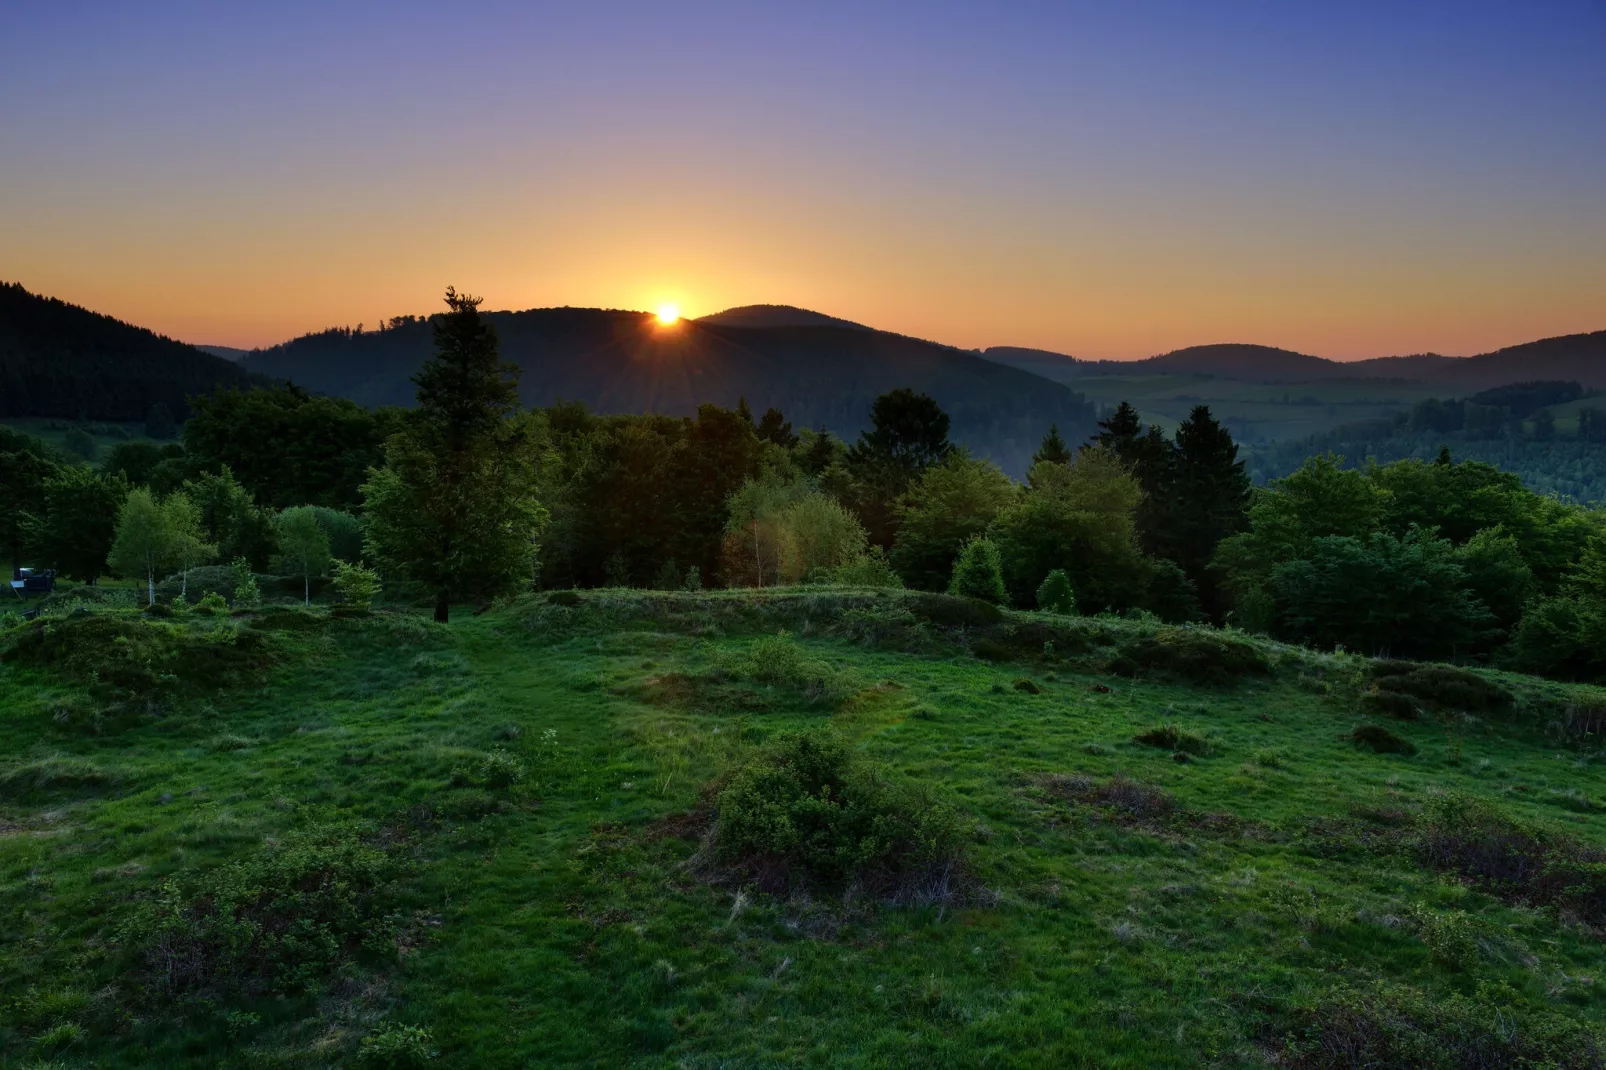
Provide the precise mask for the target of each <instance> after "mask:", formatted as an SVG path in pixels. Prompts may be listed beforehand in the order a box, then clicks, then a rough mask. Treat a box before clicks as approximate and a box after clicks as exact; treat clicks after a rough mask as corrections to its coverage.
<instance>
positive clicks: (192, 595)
mask: <svg viewBox="0 0 1606 1070" xmlns="http://www.w3.org/2000/svg"><path fill="white" fill-rule="evenodd" d="M239 582H240V574H239V573H238V572H235V571H234V566H232V565H202V566H200V567H199V568H192V569H190V572H189V581H188V585H187V587H188V593H187V594H186V595H185V597H186V598H188V599H189V600H190V601H191V602H199V601H200V600H201V599H202V598H205V597H206V596H207V595H209V594H216V595H221V596H222V597H223V598H232V597H234V587H235V585H236V584H237V583H239ZM184 590H186V582H185V578H184V577H183V576H180V575H172V576H169V577H167V579H165V580H163V581H162V582H161V583H158V584H157V585H156V598H157V600H158V601H162V602H171V601H172V600H173V599H175V598H177V597H178V596H179V592H180V591H184Z"/></svg>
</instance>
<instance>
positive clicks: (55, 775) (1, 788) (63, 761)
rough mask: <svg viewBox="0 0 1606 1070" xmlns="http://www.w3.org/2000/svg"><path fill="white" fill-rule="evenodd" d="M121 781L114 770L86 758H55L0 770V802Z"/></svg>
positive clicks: (83, 789)
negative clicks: (1, 799) (5, 799)
mask: <svg viewBox="0 0 1606 1070" xmlns="http://www.w3.org/2000/svg"><path fill="white" fill-rule="evenodd" d="M121 779H122V776H121V774H120V773H118V772H117V771H116V770H115V769H107V768H105V767H103V766H100V765H97V764H96V763H95V762H93V761H91V760H89V759H88V758H77V757H73V756H71V755H62V754H55V755H50V756H48V757H44V758H35V759H34V760H33V761H31V762H21V763H18V764H15V765H9V766H4V767H0V798H11V799H20V798H25V797H28V796H31V795H57V794H66V793H71V792H78V791H90V790H95V789H100V788H106V787H110V786H112V785H114V784H116V783H118V782H119V781H120V780H121Z"/></svg>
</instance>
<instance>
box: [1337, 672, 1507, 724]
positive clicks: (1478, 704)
mask: <svg viewBox="0 0 1606 1070" xmlns="http://www.w3.org/2000/svg"><path fill="white" fill-rule="evenodd" d="M1368 674H1369V676H1370V677H1371V679H1372V681H1373V686H1374V687H1375V688H1376V691H1377V693H1379V694H1386V695H1399V696H1402V697H1405V698H1408V699H1410V700H1411V701H1412V702H1413V703H1415V704H1416V705H1419V706H1421V707H1422V708H1425V709H1428V710H1434V711H1463V712H1470V713H1499V712H1502V711H1505V710H1509V709H1510V708H1511V706H1512V704H1513V703H1514V701H1515V696H1514V695H1512V693H1511V689H1510V688H1508V687H1506V686H1504V685H1503V684H1500V683H1498V682H1496V681H1494V680H1490V679H1488V678H1486V677H1483V676H1480V675H1478V674H1477V673H1475V672H1471V671H1469V670H1467V669H1459V668H1456V667H1455V666H1453V665H1432V664H1426V665H1424V664H1418V663H1416V662H1410V661H1378V662H1373V663H1372V665H1371V666H1370V668H1369V672H1368Z"/></svg>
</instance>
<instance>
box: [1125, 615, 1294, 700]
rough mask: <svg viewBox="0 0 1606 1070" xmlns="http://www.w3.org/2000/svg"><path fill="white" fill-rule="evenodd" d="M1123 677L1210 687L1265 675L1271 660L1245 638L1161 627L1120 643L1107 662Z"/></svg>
mask: <svg viewBox="0 0 1606 1070" xmlns="http://www.w3.org/2000/svg"><path fill="white" fill-rule="evenodd" d="M1108 668H1109V671H1110V672H1113V673H1116V674H1118V675H1121V676H1141V675H1144V674H1153V675H1158V676H1163V677H1167V678H1169V679H1173V680H1182V681H1186V682H1188V683H1192V684H1198V685H1202V686H1207V687H1229V686H1231V685H1233V684H1235V683H1237V682H1238V681H1240V680H1242V679H1243V678H1245V677H1247V676H1265V675H1268V674H1269V673H1270V672H1271V663H1270V662H1268V661H1267V660H1266V656H1265V655H1264V654H1263V653H1261V651H1260V648H1259V647H1257V646H1256V645H1255V644H1253V643H1251V642H1249V641H1248V640H1245V639H1239V638H1236V637H1235V636H1230V635H1225V634H1222V633H1220V632H1215V631H1211V630H1207V629H1203V628H1161V629H1160V630H1159V631H1158V632H1156V633H1155V634H1153V635H1140V636H1137V637H1135V638H1133V639H1130V640H1128V641H1127V642H1125V643H1123V644H1121V646H1120V647H1119V648H1118V649H1117V651H1116V653H1115V656H1114V657H1112V658H1111V659H1110V661H1109V665H1108Z"/></svg>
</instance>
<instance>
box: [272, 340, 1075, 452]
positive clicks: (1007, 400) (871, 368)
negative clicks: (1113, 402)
mask: <svg viewBox="0 0 1606 1070" xmlns="http://www.w3.org/2000/svg"><path fill="white" fill-rule="evenodd" d="M487 315H488V317H489V319H490V321H491V322H492V323H493V324H494V325H495V327H496V329H497V333H498V335H499V337H500V339H501V343H502V352H503V355H504V357H506V358H507V359H508V360H511V361H513V362H514V363H516V364H518V365H519V366H520V367H521V368H522V369H523V375H522V378H521V381H520V395H521V398H522V400H523V401H524V403H525V404H527V405H548V404H551V403H552V402H554V401H557V400H560V399H567V400H578V401H583V402H585V403H586V404H587V405H588V406H590V407H591V408H592V409H593V410H595V411H599V412H661V413H667V414H671V415H689V414H691V413H693V412H695V411H696V409H697V406H698V405H699V404H702V403H705V402H713V403H715V404H719V405H734V404H736V402H737V400H738V399H739V398H742V397H745V398H746V399H747V401H748V403H749V404H750V405H751V406H752V407H753V410H754V411H755V412H759V413H761V412H763V411H764V409H765V408H767V407H769V406H772V405H773V406H775V407H777V408H779V409H781V410H782V411H783V412H784V413H786V416H787V418H788V419H789V420H791V421H792V423H793V425H794V426H796V427H799V428H801V427H820V426H824V427H827V428H829V429H830V430H832V431H834V432H836V433H837V434H839V435H841V436H843V437H844V438H849V439H851V438H855V437H857V435H858V433H859V431H860V430H862V429H863V428H864V426H865V425H866V422H867V420H868V415H869V410H870V403H871V401H873V400H874V399H875V397H876V396H877V395H879V394H882V393H884V392H886V391H888V390H891V389H894V388H896V387H900V386H908V387H912V388H914V389H916V390H919V391H924V392H925V393H928V394H930V395H931V396H932V397H934V398H935V399H936V400H937V401H938V403H939V404H941V405H942V406H943V408H944V409H945V410H947V412H948V413H949V415H950V416H951V417H952V418H953V431H952V437H953V438H954V440H955V441H957V442H960V443H963V444H965V445H967V446H969V447H970V448H971V449H973V450H974V451H975V452H977V453H978V454H981V455H983V456H987V457H991V458H993V459H994V460H996V461H997V462H998V463H999V464H1000V465H1001V466H1003V467H1004V468H1005V469H1007V470H1009V471H1011V472H1014V473H1017V474H1019V473H1020V472H1022V471H1023V470H1024V469H1025V467H1026V466H1027V464H1028V463H1029V462H1030V458H1031V454H1032V451H1033V450H1034V449H1036V447H1037V445H1038V443H1039V441H1040V440H1041V438H1042V436H1043V434H1044V432H1046V431H1047V430H1048V427H1049V425H1050V424H1054V423H1057V424H1058V425H1059V427H1060V430H1061V432H1062V433H1063V434H1064V435H1065V437H1066V438H1067V440H1069V441H1077V440H1079V439H1081V438H1082V437H1084V436H1086V435H1088V434H1089V433H1091V431H1092V430H1093V418H1094V413H1093V406H1092V405H1091V404H1089V403H1088V402H1087V400H1086V399H1085V398H1083V397H1082V395H1080V394H1078V393H1076V392H1074V391H1072V390H1070V389H1069V388H1067V387H1065V386H1062V385H1059V384H1056V383H1051V382H1048V381H1047V380H1044V379H1041V378H1039V377H1037V376H1034V375H1030V374H1028V373H1026V372H1023V371H1020V370H1018V369H1015V368H1008V367H1005V366H1002V365H1000V364H996V363H993V362H991V361H987V360H983V359H982V358H981V357H979V356H977V355H976V354H975V353H972V352H970V351H968V350H962V349H955V348H952V347H950V346H943V345H937V344H935V343H932V342H923V341H919V340H917V339H913V338H905V337H903V336H901V335H895V334H887V333H885V332H881V331H873V330H869V329H867V328H863V327H858V326H852V327H841V326H829V325H827V326H818V325H812V324H802V325H781V326H766V327H749V326H731V325H729V324H726V323H720V322H714V321H710V320H708V319H704V320H693V321H683V322H682V323H680V324H677V325H676V326H674V327H670V328H665V327H662V326H660V325H659V324H658V323H657V320H656V318H655V317H653V316H652V315H650V314H647V313H641V312H621V311H611V310H603V309H575V308H556V309H532V310H529V311H525V312H492V313H488V314H487ZM430 339H431V335H430V328H429V324H428V322H427V321H425V320H421V319H420V320H411V321H401V322H398V323H395V325H393V326H388V327H387V328H386V329H384V330H380V331H367V332H361V333H359V332H355V331H349V330H343V329H339V330H330V331H323V332H320V333H318V334H311V335H305V336H303V337H301V338H297V339H294V340H292V341H290V342H286V343H284V344H282V345H277V346H273V347H271V348H269V349H264V350H259V351H257V352H254V353H252V354H251V355H250V356H248V357H246V358H245V361H244V362H243V363H244V366H245V367H246V368H247V369H249V370H251V371H254V372H259V373H261V374H263V375H268V376H273V377H275V378H285V379H290V380H293V381H294V382H296V383H299V384H300V385H302V386H304V387H307V388H309V389H312V390H317V391H322V392H325V393H330V394H338V395H341V396H344V397H349V398H352V399H354V400H356V401H358V402H360V403H361V404H364V405H407V404H411V403H412V400H413V389H414V388H413V384H412V382H411V381H410V377H411V376H412V375H413V373H414V372H415V371H417V369H418V367H419V365H420V364H422V363H423V361H424V360H425V359H426V358H427V357H428V356H429V354H430V349H431V340H430Z"/></svg>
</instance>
